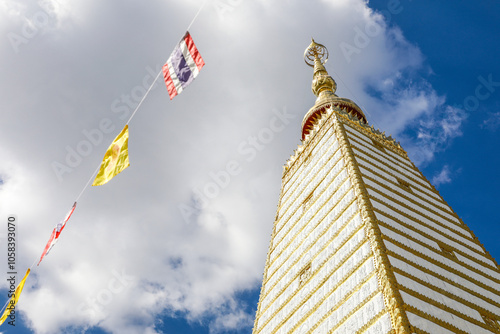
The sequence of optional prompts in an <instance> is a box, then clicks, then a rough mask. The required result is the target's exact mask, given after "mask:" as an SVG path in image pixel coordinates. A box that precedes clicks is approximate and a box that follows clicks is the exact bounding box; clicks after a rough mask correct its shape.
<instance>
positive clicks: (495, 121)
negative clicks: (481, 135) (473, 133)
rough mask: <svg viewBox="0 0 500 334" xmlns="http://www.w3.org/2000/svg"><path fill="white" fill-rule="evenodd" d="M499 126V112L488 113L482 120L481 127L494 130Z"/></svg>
mask: <svg viewBox="0 0 500 334" xmlns="http://www.w3.org/2000/svg"><path fill="white" fill-rule="evenodd" d="M499 127H500V112H496V113H489V115H488V118H487V119H485V120H484V121H483V123H482V124H481V128H483V129H487V130H490V131H495V130H496V129H498V128H499Z"/></svg>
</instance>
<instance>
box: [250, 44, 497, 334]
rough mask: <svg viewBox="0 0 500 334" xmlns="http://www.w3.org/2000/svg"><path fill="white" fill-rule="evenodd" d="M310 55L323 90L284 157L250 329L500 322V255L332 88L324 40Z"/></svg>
mask: <svg viewBox="0 0 500 334" xmlns="http://www.w3.org/2000/svg"><path fill="white" fill-rule="evenodd" d="M304 57H305V61H306V63H307V64H308V65H310V66H311V67H313V68H314V70H313V83H312V90H313V92H314V94H315V95H316V96H317V99H316V103H315V104H314V106H313V107H312V108H311V109H310V110H309V111H308V112H307V114H306V115H305V117H304V120H303V122H302V144H301V145H299V147H298V148H297V150H296V151H295V152H294V154H293V155H292V156H291V157H290V159H289V160H288V162H287V163H286V165H285V167H284V171H283V179H282V186H281V194H280V199H279V204H278V211H277V214H276V219H275V222H274V227H273V232H272V236H271V242H270V246H269V252H268V256H267V260H266V266H265V270H264V278H263V283H262V289H261V293H260V298H259V304H258V309H257V314H256V319H255V324H254V329H253V333H254V334H268V333H300V334H302V333H321V334H322V333H346V334H353V333H377V334H380V333H398V334H410V333H417V334H419V333H429V334H439V333H474V334H477V333H500V269H499V266H498V264H497V263H496V262H495V260H494V259H493V258H492V257H491V256H490V254H489V253H488V252H487V251H486V250H485V249H484V247H483V246H482V244H480V243H479V241H478V239H477V238H476V237H475V236H474V234H473V233H472V231H470V230H469V228H468V227H467V226H466V225H465V224H464V223H463V222H462V220H461V219H460V218H459V217H458V216H457V214H456V213H455V212H454V211H453V210H452V209H451V207H450V206H449V205H448V204H447V203H446V202H445V201H444V200H443V198H442V197H441V196H440V195H439V193H438V192H437V191H436V190H435V188H434V187H433V186H432V185H431V184H430V182H429V181H428V180H427V179H426V178H425V177H424V176H423V174H422V173H421V172H420V171H419V170H418V169H417V168H416V167H415V165H414V164H413V163H412V162H411V161H410V159H409V158H408V156H407V154H406V152H405V151H404V150H403V148H402V147H401V146H400V144H399V143H398V142H396V141H395V140H394V139H393V138H392V137H391V136H386V135H385V133H383V132H380V131H379V130H376V129H374V128H373V126H370V125H369V123H368V122H367V120H366V117H365V115H364V114H363V111H362V110H361V108H359V107H358V106H357V105H356V104H355V103H354V102H352V101H351V100H348V99H344V98H340V97H338V96H337V95H336V94H335V90H336V83H335V81H334V80H333V78H332V77H331V76H329V75H328V72H327V71H326V69H325V67H324V63H325V62H326V60H327V59H328V51H327V49H326V48H325V47H324V46H323V45H321V44H318V43H315V42H314V40H313V41H312V43H311V45H309V47H308V48H307V49H306V52H305V55H304Z"/></svg>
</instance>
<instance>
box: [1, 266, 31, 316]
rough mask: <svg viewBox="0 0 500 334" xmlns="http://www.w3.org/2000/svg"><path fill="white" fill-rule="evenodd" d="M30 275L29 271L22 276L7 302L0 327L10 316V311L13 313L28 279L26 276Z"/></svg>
mask: <svg viewBox="0 0 500 334" xmlns="http://www.w3.org/2000/svg"><path fill="white" fill-rule="evenodd" d="M29 274H30V270H29V269H28V271H27V272H26V275H24V278H23V279H22V280H21V282H19V285H18V286H17V288H16V291H15V292H14V294H13V295H12V297H11V298H10V300H9V303H8V304H7V307H6V308H5V312H3V314H2V317H1V318H0V325H1V324H3V322H4V321H5V319H7V317H8V316H9V315H10V312H11V311H14V306H15V305H16V304H17V301H18V300H19V296H20V295H21V292H22V291H23V288H24V282H26V278H28V275H29Z"/></svg>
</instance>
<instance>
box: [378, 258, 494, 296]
mask: <svg viewBox="0 0 500 334" xmlns="http://www.w3.org/2000/svg"><path fill="white" fill-rule="evenodd" d="M387 254H388V255H390V256H392V257H394V258H396V259H398V260H400V261H402V262H404V263H406V264H407V265H410V266H412V267H415V268H417V269H418V270H420V271H421V272H423V273H425V274H428V275H432V276H434V277H436V278H438V279H440V280H441V281H443V282H446V283H448V284H450V285H453V286H454V287H456V288H459V289H461V290H464V291H466V292H468V293H470V294H471V295H474V296H476V297H478V298H480V299H483V300H484V301H486V302H488V303H490V304H492V305H495V306H499V305H500V304H499V303H498V302H496V301H494V300H493V299H491V298H489V297H487V296H485V295H483V294H480V293H479V292H477V291H474V290H472V289H470V288H468V287H466V286H464V285H461V284H460V283H457V282H455V281H454V280H451V279H449V278H447V277H445V276H443V275H441V274H439V273H436V272H434V271H432V270H429V269H427V268H426V267H423V266H421V265H419V264H417V263H415V262H413V261H411V260H408V259H407V258H404V257H402V256H401V255H399V254H398V253H396V252H393V251H387ZM394 271H395V272H404V271H401V269H398V268H396V267H394ZM489 292H491V293H493V294H494V292H492V291H489Z"/></svg>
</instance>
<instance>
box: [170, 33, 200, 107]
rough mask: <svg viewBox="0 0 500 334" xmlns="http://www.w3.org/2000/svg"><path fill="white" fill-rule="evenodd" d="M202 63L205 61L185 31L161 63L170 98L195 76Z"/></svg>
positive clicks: (178, 92)
mask: <svg viewBox="0 0 500 334" xmlns="http://www.w3.org/2000/svg"><path fill="white" fill-rule="evenodd" d="M204 65H205V62H204V61H203V58H202V57H201V54H200V52H199V51H198V48H196V45H194V42H193V38H191V35H190V34H189V31H187V32H186V34H185V35H184V37H183V38H182V39H181V41H180V42H179V44H177V46H176V47H175V48H174V51H172V54H171V55H170V57H169V58H168V60H167V62H166V64H165V65H163V77H164V78H165V84H166V85H167V89H168V94H169V95H170V99H171V100H172V99H173V98H174V96H176V95H177V94H180V93H181V92H182V91H183V90H184V88H186V86H187V85H189V84H190V83H191V82H192V81H193V79H194V78H196V76H197V75H198V73H200V70H201V68H202V67H203V66H204Z"/></svg>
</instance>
